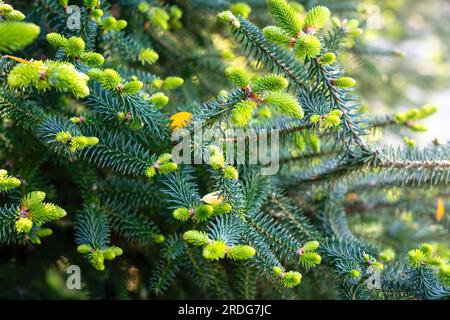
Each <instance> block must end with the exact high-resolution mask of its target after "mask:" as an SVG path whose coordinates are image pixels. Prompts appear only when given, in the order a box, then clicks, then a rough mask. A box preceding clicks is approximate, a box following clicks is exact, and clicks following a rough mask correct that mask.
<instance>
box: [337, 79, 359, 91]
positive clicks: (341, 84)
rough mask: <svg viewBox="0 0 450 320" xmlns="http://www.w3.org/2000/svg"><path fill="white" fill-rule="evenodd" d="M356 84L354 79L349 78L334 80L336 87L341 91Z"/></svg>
mask: <svg viewBox="0 0 450 320" xmlns="http://www.w3.org/2000/svg"><path fill="white" fill-rule="evenodd" d="M355 84H356V81H355V79H353V78H350V77H340V78H338V79H337V80H336V87H338V88H342V89H349V88H352V87H354V86H355Z"/></svg>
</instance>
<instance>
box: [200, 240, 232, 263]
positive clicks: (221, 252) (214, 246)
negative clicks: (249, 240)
mask: <svg viewBox="0 0 450 320" xmlns="http://www.w3.org/2000/svg"><path fill="white" fill-rule="evenodd" d="M226 253H227V245H226V243H225V242H223V241H212V242H210V243H208V244H207V245H206V246H205V247H204V248H203V253H202V254H203V258H205V259H208V260H219V259H223V258H224V257H225V254H226Z"/></svg>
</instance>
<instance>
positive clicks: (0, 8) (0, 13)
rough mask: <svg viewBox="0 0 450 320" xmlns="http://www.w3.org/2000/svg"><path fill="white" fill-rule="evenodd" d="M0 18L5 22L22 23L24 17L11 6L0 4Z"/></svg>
mask: <svg viewBox="0 0 450 320" xmlns="http://www.w3.org/2000/svg"><path fill="white" fill-rule="evenodd" d="M0 17H2V18H3V19H4V20H6V21H22V20H23V19H25V15H24V14H23V13H22V12H20V11H19V10H15V9H14V8H13V7H12V6H11V5H9V4H6V3H3V1H2V2H0ZM2 35H3V34H2Z"/></svg>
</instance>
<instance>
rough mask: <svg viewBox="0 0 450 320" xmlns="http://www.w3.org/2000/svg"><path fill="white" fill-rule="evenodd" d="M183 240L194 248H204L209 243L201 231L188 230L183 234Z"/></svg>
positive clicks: (206, 236)
mask: <svg viewBox="0 0 450 320" xmlns="http://www.w3.org/2000/svg"><path fill="white" fill-rule="evenodd" d="M183 239H184V240H186V242H187V243H189V244H192V245H194V246H204V245H207V244H208V243H209V241H210V240H209V238H208V235H207V234H206V233H205V232H203V231H197V230H189V231H186V232H185V233H184V234H183Z"/></svg>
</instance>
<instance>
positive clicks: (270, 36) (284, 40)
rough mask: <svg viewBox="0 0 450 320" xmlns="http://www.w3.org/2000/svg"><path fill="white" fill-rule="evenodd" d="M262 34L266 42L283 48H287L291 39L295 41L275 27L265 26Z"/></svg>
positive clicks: (282, 30)
mask: <svg viewBox="0 0 450 320" xmlns="http://www.w3.org/2000/svg"><path fill="white" fill-rule="evenodd" d="M263 33H264V36H265V37H266V39H267V40H268V41H270V42H273V43H275V44H278V45H280V46H283V47H289V46H290V44H291V39H295V38H291V37H290V36H289V34H288V33H287V32H286V31H284V29H282V28H280V27H277V26H267V27H265V28H264V29H263Z"/></svg>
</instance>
